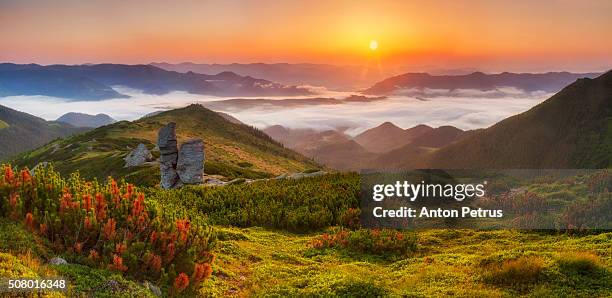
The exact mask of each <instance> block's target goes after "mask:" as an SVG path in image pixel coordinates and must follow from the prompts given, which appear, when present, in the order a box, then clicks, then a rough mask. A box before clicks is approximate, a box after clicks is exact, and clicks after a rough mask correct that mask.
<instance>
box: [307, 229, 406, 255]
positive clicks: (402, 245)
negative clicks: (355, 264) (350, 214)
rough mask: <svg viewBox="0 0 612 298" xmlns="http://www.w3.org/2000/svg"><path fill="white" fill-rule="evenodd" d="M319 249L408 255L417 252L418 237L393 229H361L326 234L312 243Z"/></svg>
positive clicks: (340, 230) (341, 230)
mask: <svg viewBox="0 0 612 298" xmlns="http://www.w3.org/2000/svg"><path fill="white" fill-rule="evenodd" d="M311 246H312V247H313V248H317V249H324V248H332V247H343V248H347V249H349V250H352V251H356V252H361V253H369V254H377V255H385V254H387V255H407V254H408V253H410V252H413V251H415V250H416V235H415V234H414V233H411V232H400V231H396V230H392V229H382V230H379V229H372V230H370V229H359V230H355V231H349V230H345V229H339V230H338V231H337V232H335V233H332V234H328V233H325V234H323V235H321V236H320V237H318V238H316V239H314V240H313V241H312V242H311Z"/></svg>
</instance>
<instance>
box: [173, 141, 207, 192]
mask: <svg viewBox="0 0 612 298" xmlns="http://www.w3.org/2000/svg"><path fill="white" fill-rule="evenodd" d="M176 172H177V173H178V175H179V178H180V179H181V181H182V182H183V183H185V184H197V183H202V173H203V172H204V143H203V142H202V140H189V141H187V142H186V143H183V144H182V145H181V149H180V150H179V152H178V160H177V165H176Z"/></svg>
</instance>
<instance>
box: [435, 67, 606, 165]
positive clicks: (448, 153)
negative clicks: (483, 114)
mask: <svg viewBox="0 0 612 298" xmlns="http://www.w3.org/2000/svg"><path fill="white" fill-rule="evenodd" d="M426 166H427V167H432V168H449V167H452V168H606V167H610V166H612V71H609V72H607V73H605V74H603V75H601V76H600V77H598V78H595V79H580V80H578V81H576V82H575V83H573V84H571V85H569V86H567V87H566V88H564V89H563V90H562V91H560V92H559V93H557V94H555V95H554V96H552V97H551V98H549V99H548V100H546V101H544V102H543V103H541V104H539V105H537V106H535V107H534V108H532V109H531V110H529V111H527V112H524V113H522V114H519V115H516V116H512V117H510V118H507V119H505V120H503V121H501V122H499V123H497V124H495V125H493V126H492V127H490V128H488V129H485V130H482V131H479V132H476V133H474V134H473V135H472V136H470V137H467V138H465V139H463V140H461V141H460V142H458V143H456V144H453V145H450V146H448V147H445V148H442V149H441V150H440V151H438V152H435V153H434V154H432V155H431V156H430V162H429V163H428V164H426Z"/></svg>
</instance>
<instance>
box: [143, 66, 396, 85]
mask: <svg viewBox="0 0 612 298" xmlns="http://www.w3.org/2000/svg"><path fill="white" fill-rule="evenodd" d="M151 65H153V66H156V67H159V68H163V69H166V70H172V71H178V72H183V73H187V72H190V71H191V72H195V73H204V74H213V73H219V72H224V71H231V72H235V73H238V74H241V75H245V76H252V77H256V78H262V79H266V80H270V81H273V82H279V83H281V84H286V85H298V86H299V85H310V86H320V87H325V88H327V89H330V90H342V91H349V90H350V91H352V90H359V89H363V88H367V87H369V86H371V85H372V84H374V83H375V82H377V81H380V80H382V79H383V78H385V77H386V76H389V75H393V74H394V73H381V72H380V71H379V70H378V69H368V68H367V67H363V66H354V65H345V66H342V65H330V64H313V63H297V64H290V63H272V64H268V63H250V64H239V63H232V64H197V63H191V62H185V63H179V64H170V63H152V64H151ZM395 73H397V72H395Z"/></svg>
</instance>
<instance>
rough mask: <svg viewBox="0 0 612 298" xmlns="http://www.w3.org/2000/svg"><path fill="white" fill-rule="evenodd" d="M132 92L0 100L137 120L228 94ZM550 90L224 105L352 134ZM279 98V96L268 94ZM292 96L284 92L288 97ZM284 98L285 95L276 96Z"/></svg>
mask: <svg viewBox="0 0 612 298" xmlns="http://www.w3.org/2000/svg"><path fill="white" fill-rule="evenodd" d="M114 89H116V90H117V91H118V92H120V93H123V94H127V95H130V96H131V97H130V98H120V99H109V100H102V101H69V100H66V99H62V98H54V97H47V96H9V97H0V105H4V106H7V107H10V108H12V109H15V110H19V111H22V112H26V113H29V114H32V115H35V116H38V117H41V118H44V119H46V120H55V119H57V118H58V117H60V116H61V115H63V114H65V113H67V112H80V113H86V114H98V113H104V114H108V115H110V116H111V117H113V118H115V119H117V120H135V119H138V118H140V117H142V116H144V115H146V114H149V113H152V112H157V111H163V110H168V109H174V108H180V107H184V106H186V105H189V104H192V103H206V102H210V101H218V100H224V99H228V98H222V97H214V96H205V95H197V94H190V93H186V92H171V93H168V94H165V95H150V94H144V93H142V92H141V91H138V90H134V89H129V88H123V87H114ZM320 92H321V94H319V95H317V96H318V97H335V98H344V97H346V96H349V95H350V94H352V93H346V92H326V91H320ZM550 95H551V94H546V93H542V92H533V93H525V92H521V91H520V90H515V89H512V90H503V89H501V90H494V91H479V90H459V91H452V92H451V91H446V92H445V91H444V90H419V94H418V96H417V94H399V95H394V96H391V97H389V98H388V99H385V100H377V101H370V102H347V103H343V104H335V105H308V106H301V107H292V108H282V107H274V106H273V107H270V106H262V107H255V108H250V109H243V110H235V109H232V110H231V111H223V110H221V111H222V112H226V113H228V114H230V115H232V116H234V117H236V118H238V119H239V120H240V121H242V122H244V123H246V124H249V125H253V126H255V127H258V128H265V127H267V126H270V125H276V124H279V125H282V126H285V127H290V128H315V129H321V130H325V129H337V128H342V129H346V132H347V133H348V134H351V135H355V134H358V133H360V132H362V131H363V130H366V129H368V128H371V127H374V126H377V125H379V124H381V123H383V122H386V121H389V122H392V123H394V124H396V125H398V126H400V127H403V128H409V127H412V126H415V125H418V124H427V125H430V126H433V127H438V126H442V125H453V126H456V127H458V128H461V129H475V128H485V127H488V126H490V125H492V124H494V123H496V122H498V121H500V120H502V119H504V118H507V117H509V116H512V115H515V114H518V113H521V112H524V111H526V110H528V109H530V108H531V107H533V106H535V105H537V104H538V103H540V102H542V101H543V100H545V99H546V98H548V97H549V96H550ZM268 98H270V99H275V98H274V97H268ZM286 98H287V97H283V99H286ZM277 99H280V98H277Z"/></svg>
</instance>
